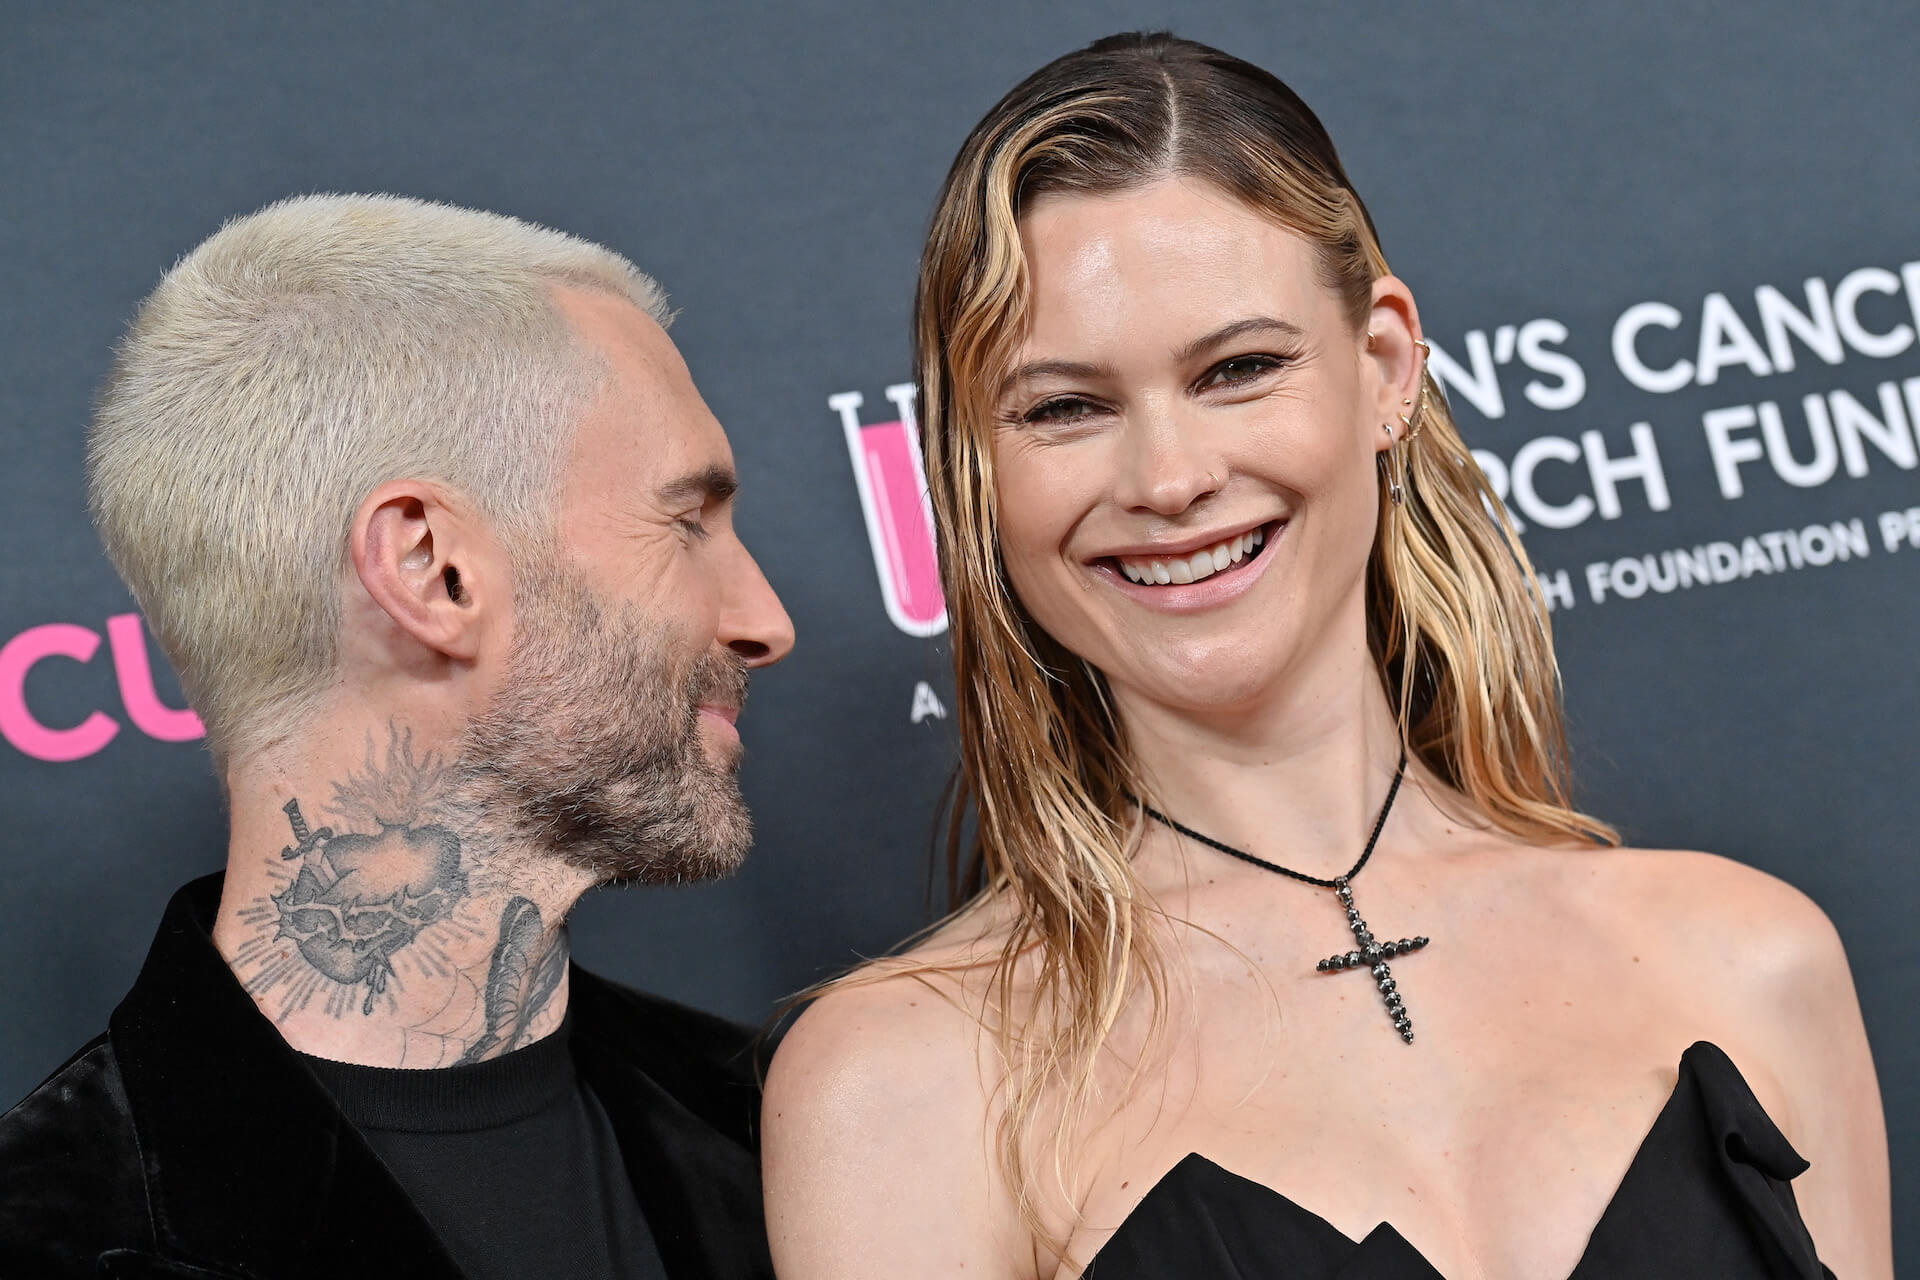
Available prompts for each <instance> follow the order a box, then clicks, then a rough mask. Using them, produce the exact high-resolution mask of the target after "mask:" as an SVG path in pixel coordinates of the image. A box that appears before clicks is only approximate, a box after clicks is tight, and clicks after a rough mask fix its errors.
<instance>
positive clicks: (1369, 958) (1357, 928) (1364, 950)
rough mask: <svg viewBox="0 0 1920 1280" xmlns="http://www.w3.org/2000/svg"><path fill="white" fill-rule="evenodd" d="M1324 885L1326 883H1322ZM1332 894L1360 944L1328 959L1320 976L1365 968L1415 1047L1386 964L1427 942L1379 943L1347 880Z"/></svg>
mask: <svg viewBox="0 0 1920 1280" xmlns="http://www.w3.org/2000/svg"><path fill="white" fill-rule="evenodd" d="M1323 883H1324V882H1323ZM1333 892H1334V893H1335V895H1337V896H1338V897H1339V899H1340V905H1341V906H1343V907H1345V908H1346V909H1347V927H1348V928H1349V929H1352V930H1353V940H1354V941H1355V942H1357V943H1359V944H1360V946H1359V950H1357V951H1349V952H1347V953H1346V954H1344V955H1337V956H1328V957H1327V958H1326V959H1325V960H1322V961H1321V962H1320V963H1319V964H1318V965H1316V966H1314V967H1315V968H1317V969H1318V970H1319V971H1320V972H1321V973H1339V972H1340V971H1341V970H1343V969H1358V968H1361V967H1362V966H1365V967H1366V968H1367V969H1368V970H1369V971H1370V972H1371V973H1372V974H1373V979H1374V982H1375V983H1376V984H1377V985H1378V986H1379V988H1380V998H1381V999H1383V1000H1385V1001H1386V1002H1387V1016H1388V1017H1390V1018H1392V1019H1393V1027H1394V1030H1396V1031H1398V1032H1399V1033H1400V1038H1401V1039H1402V1040H1405V1041H1406V1042H1407V1043H1408V1044H1412V1043H1413V1019H1411V1018H1409V1017H1407V1008H1406V1004H1405V1002H1403V1001H1402V1000H1401V999H1400V992H1399V989H1398V988H1397V987H1395V985H1394V981H1393V970H1392V969H1389V968H1388V967H1387V961H1388V960H1390V959H1392V958H1393V957H1394V956H1400V955H1405V954H1407V953H1408V952H1410V951H1418V950H1419V949H1420V948H1422V947H1424V946H1426V945H1427V941H1428V940H1427V939H1426V938H1402V939H1400V941H1398V942H1376V941H1374V937H1373V934H1372V932H1371V931H1370V930H1368V928H1367V922H1366V921H1365V920H1362V919H1361V918H1360V912H1359V910H1358V909H1356V908H1355V907H1354V905H1353V886H1352V885H1350V884H1348V883H1347V878H1346V877H1345V876H1341V877H1340V878H1339V879H1338V880H1335V881H1334V882H1333Z"/></svg>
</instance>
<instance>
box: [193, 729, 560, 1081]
mask: <svg viewBox="0 0 1920 1280" xmlns="http://www.w3.org/2000/svg"><path fill="white" fill-rule="evenodd" d="M383 737H384V739H385V741H381V738H383ZM335 740H336V741H337V740H338V735H336V739H335ZM357 754H359V755H360V758H359V759H354V758H353V756H352V755H348V754H347V753H344V752H340V753H329V752H327V751H326V750H325V749H324V748H321V749H320V750H318V751H316V752H315V753H314V754H313V755H312V756H310V757H309V758H307V759H305V760H301V761H298V762H293V763H288V762H286V761H278V762H276V764H275V765H274V766H273V767H271V768H262V767H259V766H258V765H256V766H254V767H250V768H242V769H239V770H236V772H235V774H234V775H233V776H232V777H231V778H230V790H231V793H232V811H233V820H232V835H231V839H230V844H229V847H228V855H227V880H226V887H225V890H224V892H223V893H222V895H221V900H220V912H219V915H218V917H217V919H216V921H215V924H214V932H213V937H214V943H215V945H216V946H217V947H218V948H219V949H220V952H221V954H222V955H223V956H224V957H225V958H226V960H227V963H228V964H229V965H230V966H232V968H233V970H234V972H235V974H237V975H238V976H239V978H240V980H241V982H242V983H243V984H244V985H245V987H246V989H247V992H248V994H249V995H251V996H252V997H253V1000H254V1002H255V1003H256V1004H257V1005H258V1006H259V1007H260V1010H261V1012H262V1013H264V1014H266V1016H267V1017H268V1018H270V1019H272V1020H273V1022H274V1024H275V1025H276V1026H278V1027H279V1029H280V1033H281V1034H282V1035H283V1036H284V1037H285V1038H286V1040H287V1042H288V1043H289V1044H290V1045H292V1046H293V1047H294V1048H295V1049H298V1050H300V1051H301V1052H303V1053H308V1054H312V1055H314V1056H317V1057H324V1058H332V1059H336V1060H339V1061H343V1062H357V1063H364V1064H367V1065H371V1066H390V1067H423V1068H424V1067H444V1066H453V1065H455V1064H457V1063H462V1062H476V1061H480V1060H482V1059H485V1058H493V1057H498V1056H499V1055H501V1054H503V1053H507V1052H510V1051H511V1050H513V1049H514V1048H517V1047H519V1046H521V1045H525V1044H528V1043H530V1042H532V1041H534V1040H537V1039H539V1038H540V1037H542V1036H544V1035H547V1034H549V1033H550V1032H552V1031H554V1030H555V1029H556V1028H558V1027H559V1025H560V1022H561V1020H562V1019H563V1018H564V1016H565V1014H566V1004H567V955H568V952H567V940H566V932H565V929H564V927H563V926H564V922H565V919H566V915H567V912H568V911H570V910H571V909H572V907H573V904H574V902H575V901H577V900H578V898H579V896H580V894H581V893H583V892H584V891H585V890H586V889H587V888H588V887H589V885H590V884H591V877H590V876H588V875H587V874H586V873H584V872H581V871H579V870H576V869H574V868H571V867H566V866H563V865H561V864H559V863H558V862H557V860H555V859H554V858H553V857H552V856H551V855H546V856H542V855H540V854H537V853H535V852H534V851H532V850H529V849H527V848H524V847H521V846H519V845H517V844H516V843H514V842H513V841H512V840H511V839H509V838H506V837H503V836H502V835H501V834H500V833H499V832H497V831H495V830H493V829H491V828H490V825H489V824H488V823H487V822H486V821H485V815H483V814H478V813H475V812H473V809H472V806H470V805H467V804H464V803H463V802H462V800H461V796H460V794H459V791H460V788H459V785H458V770H457V762H454V761H452V760H450V759H449V758H448V756H447V754H446V753H444V752H441V753H436V752H435V751H433V750H431V749H429V748H426V747H422V746H420V745H418V744H416V743H415V742H414V740H413V739H412V737H411V736H410V735H409V734H407V733H406V732H405V731H404V730H400V729H393V728H386V727H383V728H382V729H381V730H380V731H379V732H378V733H377V734H375V735H372V736H370V737H369V738H368V739H367V740H366V743H365V748H364V751H363V752H361V753H357Z"/></svg>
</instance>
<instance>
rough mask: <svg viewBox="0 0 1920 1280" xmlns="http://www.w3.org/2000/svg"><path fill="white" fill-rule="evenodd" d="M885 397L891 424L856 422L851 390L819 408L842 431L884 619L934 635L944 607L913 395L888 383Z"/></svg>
mask: <svg viewBox="0 0 1920 1280" xmlns="http://www.w3.org/2000/svg"><path fill="white" fill-rule="evenodd" d="M886 398H887V399H888V400H890V401H892V403H893V407H894V409H895V410H896V411H897V412H898V414H899V417H898V418H896V419H895V420H894V421H892V422H868V423H863V422H861V421H860V410H861V408H862V407H863V406H864V405H865V404H866V397H865V396H863V395H861V394H860V393H859V392H858V391H842V392H840V393H838V394H837V395H831V396H828V397H827V407H828V408H829V409H832V410H833V411H834V412H835V413H837V414H839V415H840V425H841V427H842V429H843V430H845V432H846V436H847V455H848V457H849V458H850V459H851V460H852V462H853V482H854V485H855V486H856V487H857V488H858V489H859V491H860V511H861V514H862V515H863V516H865V517H866V522H867V542H868V544H869V545H870V546H871V547H872V548H873V568H874V572H875V573H876V574H877V575H878V576H879V579H880V599H881V603H883V604H884V605H885V606H886V610H887V617H888V618H889V619H891V620H892V622H893V625H894V626H896V627H898V628H900V630H902V631H904V632H906V633H907V634H908V635H910V636H937V635H939V634H940V633H941V632H943V631H945V630H946V629H947V601H946V597H945V596H943V595H942V594H941V592H940V559H939V551H938V544H937V543H936V541H935V539H934V534H933V508H932V507H931V506H930V505H929V504H928V502H927V475H926V471H925V470H924V469H923V468H922V466H921V462H920V423H919V419H918V417H917V416H916V414H915V406H916V404H917V402H918V399H919V392H918V388H916V387H915V386H914V385H913V384H912V383H911V382H902V383H896V384H895V385H893V386H891V387H888V388H887V389H886Z"/></svg>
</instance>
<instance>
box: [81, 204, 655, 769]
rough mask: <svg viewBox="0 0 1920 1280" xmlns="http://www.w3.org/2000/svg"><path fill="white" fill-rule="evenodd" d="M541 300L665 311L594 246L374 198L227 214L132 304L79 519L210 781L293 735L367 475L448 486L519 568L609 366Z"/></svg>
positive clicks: (306, 702) (322, 669) (98, 416)
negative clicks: (208, 757) (213, 770)
mask: <svg viewBox="0 0 1920 1280" xmlns="http://www.w3.org/2000/svg"><path fill="white" fill-rule="evenodd" d="M558 286H571V287H575V288H581V289H587V290H592V291H595V292H600V293H605V294H609V295H612V296H615V297H619V298H624V299H626V300H628V301H631V302H632V303H633V304H634V305H635V306H637V307H639V308H640V309H641V310H642V311H644V312H646V313H647V314H648V315H650V316H651V317H653V318H654V319H655V320H657V321H658V322H659V323H660V324H662V325H665V324H667V323H668V322H669V320H670V319H671V315H670V313H669V311H668V309H667V303H666V298H665V295H664V294H662V292H661V290H660V288H659V286H658V285H656V284H655V283H654V281H653V280H652V279H650V278H649V277H647V276H646V275H644V274H642V273H641V272H640V271H639V270H638V269H637V268H636V267H635V266H634V265H633V264H632V263H631V262H629V261H627V259H625V258H624V257H622V256H620V255H619V254H617V253H614V252H613V251H612V250H609V249H605V248H602V247H601V246H599V245H596V244H592V243H590V242H588V241H585V240H581V239H578V238H576V237H574V236H570V235H566V234H564V233H562V232H559V231H553V230H550V229H548V228H545V227H539V226H535V225H533V224H531V223H527V222H522V221H520V220H518V219H516V218H510V217H506V216H504V215H501V214H495V213H484V212H480V211H478V210H473V209H461V208H456V207H453V206H450V205H444V204H433V203H429V202H427V201H422V200H411V199H406V198H403V197H398V196H385V195H315V196H303V197H298V198H295V199H290V200H284V201H281V202H280V203H278V204H274V205H270V206H268V207H267V208H265V209H262V210H260V211H259V212H257V213H253V214H249V215H248V216H246V217H242V218H236V219H234V220H232V221H230V222H228V223H227V224H226V225H225V226H223V227H221V228H220V230H219V231H217V232H215V233H214V234H213V235H212V236H211V237H209V238H208V239H207V240H206V241H205V242H204V243H202V244H201V245H200V246H199V247H198V248H196V249H194V250H193V251H192V252H191V253H189V254H188V255H187V256H186V257H184V258H182V259H181V260H180V262H179V263H178V264H177V265H175V266H174V268H173V269H172V270H171V271H169V272H167V273H166V275H165V276H164V277H163V278H162V279H161V281H160V283H159V285H158V286H157V287H156V288H155V289H154V291H153V292H152V293H151V294H150V295H149V296H148V297H147V299H146V301H145V302H143V303H142V304H141V306H140V309H139V311H138V312H137V314H136V315H135V317H134V320H133V324H132V326H131V327H130V329H129V331H128V332H127V334H126V336H125V338H124V339H123V340H122V341H121V342H120V344H119V347H118V349H117V351H116V353H115V359H114V364H113V371H112V374H111V375H110V376H109V378H108V380H107V383H106V387H105V389H104V390H103V392H102V393H101V397H100V402H99V407H98V409H97V411H96V413H95V415H94V420H93V427H92V430H91V432H90V433H89V438H88V448H87V475H88V488H89V505H90V507H91V509H92V513H93V519H94V524H95V526H96V527H97V528H98V529H99V531H100V538H101V541H102V542H103V543H104V544H105V546H106V550H107V555H108V556H109V557H110V558H111V559H112V561H113V563H114V566H115V568H117V569H118V570H119V572H120V576H121V577H122V578H124V579H125V580H126V583H127V585H128V587H130V588H131V589H132V591H133V594H134V597H135V599H137V600H138V601H139V604H140V608H141V610H142V611H143V612H144V613H145V614H146V617H147V621H148V624H149V625H150V626H151V627H152V629H153V633H154V636H155V638H156V639H157V640H158V641H159V644H160V647H161V648H162V649H163V650H164V651H165V652H166V654H167V657H168V658H169V659H170V660H171V661H172V662H173V665H174V668H175V670H176V671H177V672H178V673H179V676H180V680H181V684H182V686H183V687H184V688H185V690H186V692H187V695H188V697H189V698H190V700H191V701H192V703H193V705H194V708H195V710H197V711H198V712H199V714H200V718H201V720H202V721H203V722H204V723H205V725H206V728H207V742H208V747H209V749H210V750H211V751H212V753H213V756H214V760H215V762H216V765H219V766H224V764H225V762H227V761H229V760H231V759H233V758H234V757H235V756H236V755H242V754H247V753H251V752H256V751H260V750H263V749H265V748H267V747H269V746H271V745H273V744H274V743H276V742H279V741H281V740H284V739H286V738H288V737H289V736H291V735H292V734H294V733H295V732H297V731H298V729H299V727H300V722H301V719H302V717H303V716H304V715H305V714H307V713H310V712H311V710H312V709H313V706H314V703H315V701H316V700H317V698H318V697H319V695H320V694H321V692H322V691H323V690H324V689H325V688H326V686H327V683H328V678H329V676H330V675H331V674H332V672H333V671H334V668H335V664H336V652H335V649H336V641H337V635H338V629H339V624H340V609H339V599H340V597H339V588H340V583H341V575H342V574H343V573H344V572H346V570H347V566H348V563H349V562H348V548H347V540H348V535H349V531H350V529H351V527H352V522H353V519H354V516H355V513H356V512H357V511H358V509H359V507H360V505H361V503H362V502H363V501H364V500H365V499H366V497H367V495H368V494H369V493H371V492H372V491H373V489H374V488H376V487H377V486H379V485H380V484H383V483H385V482H387V481H389V480H396V479H403V478H420V479H427V480H432V481H435V482H437V483H440V484H443V485H445V486H447V487H449V488H451V489H453V490H455V491H457V492H458V493H460V494H461V495H463V496H465V497H466V498H467V499H468V500H470V501H471V502H473V503H474V505H475V506H476V508H477V509H478V510H479V511H480V512H482V513H483V514H484V515H485V516H486V517H487V518H489V519H490V520H492V521H493V522H494V524H495V527H496V531H497V532H498V534H499V536H500V537H501V539H502V541H503V543H504V544H505V546H506V547H507V549H508V552H509V554H511V555H513V556H514V557H515V559H516V560H519V559H520V558H521V557H523V556H525V555H528V554H531V553H533V552H535V551H538V550H539V549H541V548H544V547H545V546H547V545H549V542H550V538H551V531H552V525H553V516H554V510H553V508H554V503H555V500H556V496H557V490H558V484H559V478H560V473H561V469H562V465H563V461H564V457H565V454H566V450H567V446H568V445H569V443H570V441H571V439H572V431H573V427H574V425H575V423H576V422H577V420H578V418H579V416H580V414H581V412H582V411H583V410H584V408H585V406H586V402H587V399H588V397H589V396H590V395H591V394H592V392H593V391H594V389H595V388H596V387H597V386H598V384H599V382H600V380H601V378H602V377H603V376H604V367H603V364H602V362H601V361H600V360H599V358H598V357H597V355H595V353H593V352H592V351H591V350H590V349H589V348H587V347H586V346H585V345H584V344H583V343H581V342H580V341H579V340H578V339H577V338H576V336H575V335H574V333H573V331H572V329H571V327H570V326H569V325H568V323H567V321H566V320H565V318H564V317H563V316H562V315H561V313H560V312H559V310H558V309H557V306H556V303H555V299H554V296H553V291H554V289H555V288H556V287H558Z"/></svg>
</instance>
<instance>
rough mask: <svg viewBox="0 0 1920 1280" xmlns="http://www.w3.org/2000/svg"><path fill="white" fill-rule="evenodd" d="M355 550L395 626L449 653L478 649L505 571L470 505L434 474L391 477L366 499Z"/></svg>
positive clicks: (457, 655) (361, 571) (357, 564)
mask: <svg viewBox="0 0 1920 1280" xmlns="http://www.w3.org/2000/svg"><path fill="white" fill-rule="evenodd" d="M349 550H350V553H351V557H352V560H353V571H354V573H355V575H356V576H358V577H359V579H360V585H361V586H362V587H363V588H365V589H366V593H367V596H368V597H369V598H370V599H371V600H372V602H373V603H374V605H375V606H377V607H378V608H379V609H380V610H381V611H382V612H384V613H385V614H386V615H387V617H388V618H389V619H391V620H392V622H393V625H394V626H396V627H398V628H399V629H400V630H401V631H402V632H403V633H405V634H406V635H407V636H408V637H410V638H411V639H413V640H414V641H416V642H417V643H419V644H421V645H423V646H425V647H426V648H428V649H431V650H433V651H434V652H436V653H438V654H441V655H442V656H444V657H447V658H451V659H455V660H458V661H472V660H473V659H474V658H475V657H476V656H477V655H478V653H479V650H480V639H481V634H482V631H483V630H484V623H485V622H486V621H487V620H488V618H489V615H491V614H492V613H495V612H497V611H498V610H499V608H500V607H501V604H502V602H503V601H502V597H501V595H500V588H501V586H502V585H503V584H504V582H505V575H504V574H503V573H502V572H501V571H500V569H499V566H498V565H496V564H495V563H493V562H494V560H496V559H497V558H498V551H497V549H496V547H495V544H494V542H493V539H492V538H491V537H490V536H487V535H486V533H485V531H484V528H483V526H482V524H481V523H480V522H479V521H478V518H477V517H476V516H475V515H473V514H472V511H471V508H470V507H468V506H467V505H466V504H465V503H461V502H458V501H456V500H455V499H453V498H452V496H451V495H449V494H448V493H447V492H446V491H445V490H443V489H442V488H440V486H438V485H436V484H434V483H432V482H431V481H426V480H392V481H389V482H387V483H386V484H383V485H381V486H380V487H379V488H377V489H375V490H374V491H373V492H372V493H371V494H369V495H368V496H367V499H366V501H365V502H363V503H361V504H360V510H359V511H358V512H357V513H356V514H355V516H354V521H353V531H352V533H351V535H350V547H349Z"/></svg>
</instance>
